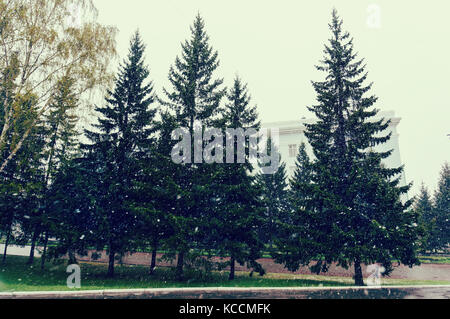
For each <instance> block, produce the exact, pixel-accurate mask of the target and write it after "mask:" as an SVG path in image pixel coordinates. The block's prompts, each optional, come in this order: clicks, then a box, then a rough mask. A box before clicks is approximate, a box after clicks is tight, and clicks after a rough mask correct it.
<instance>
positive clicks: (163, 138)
mask: <svg viewBox="0 0 450 319" xmlns="http://www.w3.org/2000/svg"><path fill="white" fill-rule="evenodd" d="M159 115H160V120H159V121H158V122H157V123H156V128H157V131H158V136H157V140H156V143H155V144H156V146H155V148H154V151H153V152H152V153H150V154H149V156H146V157H143V158H141V163H140V166H141V170H140V173H139V174H138V177H137V179H136V183H135V191H134V194H133V197H132V201H131V203H130V204H131V205H130V206H131V207H132V209H133V210H134V211H135V212H136V213H137V214H138V216H139V217H138V221H139V238H138V243H139V246H142V247H143V248H150V249H151V251H152V258H151V262H150V274H153V271H154V269H155V267H156V256H157V250H158V249H160V248H162V247H164V245H165V241H166V240H167V239H168V238H170V237H172V236H174V233H175V231H176V230H175V229H174V223H173V217H174V212H176V211H177V210H179V209H181V208H179V207H177V197H178V194H179V193H180V192H181V191H180V189H179V188H178V184H177V178H178V176H179V175H180V174H179V170H180V169H181V166H180V165H177V164H175V163H174V162H173V161H172V158H171V151H172V148H173V147H174V145H175V141H173V140H172V132H173V131H174V130H175V129H176V128H177V124H176V121H175V118H174V117H173V116H172V115H170V114H169V112H167V111H161V112H160V114H159ZM175 216H176V214H175Z"/></svg>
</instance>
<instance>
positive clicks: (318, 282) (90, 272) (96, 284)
mask: <svg viewBox="0 0 450 319" xmlns="http://www.w3.org/2000/svg"><path fill="white" fill-rule="evenodd" d="M26 260H27V258H25V257H17V256H8V258H7V262H6V264H5V265H0V291H1V292H13V291H66V290H70V289H69V288H67V286H66V280H67V276H68V275H69V274H67V273H66V265H65V264H61V263H59V264H53V263H48V264H47V265H46V268H45V270H41V269H40V259H39V258H36V261H35V264H34V265H33V266H28V265H26ZM80 267H81V288H82V290H104V289H134V288H180V287H318V286H323V287H332V286H352V285H353V280H352V279H351V278H341V277H324V276H310V275H291V274H268V275H266V276H264V277H259V276H258V275H255V276H254V277H252V278H250V277H249V276H248V273H237V277H236V280H234V281H232V282H230V281H229V280H228V278H227V275H228V273H227V272H213V273H211V274H209V275H205V274H201V273H199V272H194V271H189V270H187V271H186V280H185V281H184V282H177V281H175V280H174V273H173V270H172V269H168V268H159V269H157V271H156V273H155V275H153V276H149V275H148V268H147V267H143V266H117V267H116V276H115V278H113V279H110V278H106V276H105V273H106V265H103V264H93V263H81V264H80ZM383 283H384V284H385V285H417V284H426V285H432V284H450V282H442V281H411V280H394V279H386V280H384V281H383Z"/></svg>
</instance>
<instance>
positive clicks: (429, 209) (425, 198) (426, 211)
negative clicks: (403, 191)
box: [414, 184, 436, 250]
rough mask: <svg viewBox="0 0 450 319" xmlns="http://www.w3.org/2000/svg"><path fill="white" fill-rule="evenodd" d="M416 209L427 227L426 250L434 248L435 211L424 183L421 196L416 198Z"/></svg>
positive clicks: (423, 224) (422, 222)
mask: <svg viewBox="0 0 450 319" xmlns="http://www.w3.org/2000/svg"><path fill="white" fill-rule="evenodd" d="M414 210H415V211H416V213H417V214H419V215H420V220H421V224H422V226H423V227H424V228H425V229H426V235H425V238H424V250H427V249H433V248H432V247H435V245H434V244H433V232H434V229H435V221H436V220H435V219H434V216H433V213H434V212H435V209H434V205H433V201H432V199H431V196H430V194H429V192H428V189H427V188H426V187H425V185H423V184H422V187H421V188H420V193H419V196H418V197H417V198H416V199H415V203H414Z"/></svg>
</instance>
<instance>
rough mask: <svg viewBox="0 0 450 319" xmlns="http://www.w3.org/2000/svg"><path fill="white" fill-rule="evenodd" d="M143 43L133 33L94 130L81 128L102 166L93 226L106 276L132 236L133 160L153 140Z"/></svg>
mask: <svg viewBox="0 0 450 319" xmlns="http://www.w3.org/2000/svg"><path fill="white" fill-rule="evenodd" d="M144 51H145V46H144V44H143V43H142V40H141V37H140V35H139V32H136V33H135V35H134V36H133V38H132V40H131V43H130V49H129V54H128V57H127V59H125V60H124V62H123V64H122V65H121V66H120V71H119V73H118V76H117V78H116V85H115V89H114V91H108V96H107V97H106V99H105V100H106V106H103V107H97V108H96V111H97V112H98V113H99V114H100V117H99V118H98V124H95V125H94V128H95V130H86V131H85V135H86V137H87V138H88V140H89V141H90V142H91V143H90V144H85V145H83V149H84V150H85V151H86V157H87V158H88V159H89V160H90V161H92V162H93V163H95V164H96V167H97V168H96V170H97V171H101V172H102V174H101V176H100V180H99V181H97V185H99V186H100V187H101V188H102V190H101V192H100V193H101V194H102V195H101V198H99V201H98V205H100V207H101V209H99V211H101V212H102V214H103V222H102V223H101V224H100V225H99V227H100V228H99V229H98V231H97V235H98V239H99V241H98V245H99V247H100V248H101V247H103V245H106V246H107V247H108V251H109V267H108V276H110V277H112V276H113V275H114V260H115V257H116V255H117V254H123V253H125V252H126V251H128V250H129V249H130V248H131V247H130V245H131V243H132V239H133V236H134V235H135V231H134V230H135V227H136V219H135V214H134V213H132V211H131V210H130V209H129V207H128V205H129V203H128V198H129V195H130V190H131V188H132V185H133V181H134V177H135V174H136V170H138V169H139V165H138V161H137V159H138V158H140V157H141V156H145V154H147V153H148V152H149V150H150V149H151V146H152V144H153V142H154V141H153V137H152V133H153V132H154V125H153V118H154V115H155V112H156V111H155V110H154V109H151V107H150V106H151V104H152V103H153V102H154V95H153V85H152V83H151V82H150V81H148V76H149V70H148V68H147V66H146V65H145V64H144Z"/></svg>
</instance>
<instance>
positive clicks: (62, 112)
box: [41, 76, 79, 268]
mask: <svg viewBox="0 0 450 319" xmlns="http://www.w3.org/2000/svg"><path fill="white" fill-rule="evenodd" d="M77 106H78V99H77V96H76V94H75V92H74V80H73V79H72V78H71V77H70V76H63V77H62V78H61V79H60V81H59V82H58V83H57V86H56V89H55V93H54V94H53V97H52V100H51V103H50V106H49V112H48V114H47V115H46V116H45V123H46V130H47V132H46V134H47V136H48V138H47V141H46V142H47V147H46V154H45V157H46V160H45V165H46V168H45V171H46V172H45V179H44V197H45V199H44V207H45V208H44V211H43V216H42V222H43V225H42V232H43V236H44V242H43V244H44V248H43V252H42V257H41V268H44V264H45V261H46V257H47V243H48V239H49V236H51V234H50V232H51V228H53V229H54V228H55V227H56V225H54V221H55V219H54V218H53V217H54V215H55V210H52V209H50V206H51V205H52V203H51V202H49V201H48V200H47V198H49V197H50V196H49V194H48V191H49V188H50V187H51V183H52V182H53V179H54V176H55V175H56V174H57V172H58V170H59V169H61V168H62V167H63V166H66V164H67V163H68V162H69V161H70V160H71V159H72V158H74V157H75V156H76V155H77V152H78V151H79V148H78V146H79V143H78V140H77V136H78V135H79V134H78V132H77V130H76V129H75V127H76V124H77V122H78V116H76V115H75V114H74V110H75V109H76V108H77ZM52 215H53V216H52ZM57 217H60V216H57ZM56 220H59V218H56ZM52 224H53V225H52Z"/></svg>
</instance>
